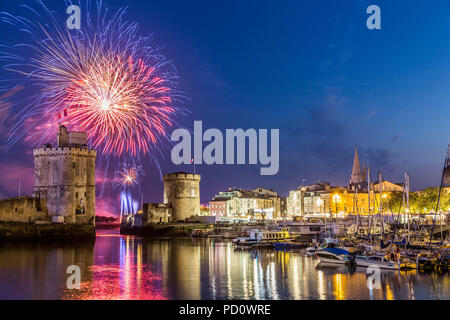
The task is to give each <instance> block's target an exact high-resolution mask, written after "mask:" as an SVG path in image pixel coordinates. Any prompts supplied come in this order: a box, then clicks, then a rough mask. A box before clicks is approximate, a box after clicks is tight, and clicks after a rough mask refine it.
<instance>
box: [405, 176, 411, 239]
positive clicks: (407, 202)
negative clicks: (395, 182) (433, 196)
mask: <svg viewBox="0 0 450 320" xmlns="http://www.w3.org/2000/svg"><path fill="white" fill-rule="evenodd" d="M405 178H406V212H407V213H408V242H409V241H410V240H411V230H410V228H411V226H410V220H411V212H410V208H409V173H405Z"/></svg>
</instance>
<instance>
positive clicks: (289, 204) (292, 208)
mask: <svg viewBox="0 0 450 320" xmlns="http://www.w3.org/2000/svg"><path fill="white" fill-rule="evenodd" d="M303 195H304V191H302V189H301V188H298V189H296V190H293V191H290V192H289V196H288V197H287V199H286V210H287V217H294V216H301V215H302V212H303V211H302V209H303Z"/></svg>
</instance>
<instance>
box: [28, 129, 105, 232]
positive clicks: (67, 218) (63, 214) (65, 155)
mask: <svg viewBox="0 0 450 320" xmlns="http://www.w3.org/2000/svg"><path fill="white" fill-rule="evenodd" d="M33 155H34V177H35V180H34V196H35V197H36V198H45V199H46V202H47V209H48V214H49V215H50V216H52V221H53V222H57V223H67V224H92V225H94V224H95V158H96V152H95V150H89V148H88V146H87V135H86V133H85V132H68V131H67V128H66V127H64V126H60V128H59V134H58V138H57V145H56V147H52V146H51V145H49V144H47V145H46V146H44V147H42V148H39V149H34V150H33Z"/></svg>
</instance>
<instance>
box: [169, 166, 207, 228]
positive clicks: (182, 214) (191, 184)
mask: <svg viewBox="0 0 450 320" xmlns="http://www.w3.org/2000/svg"><path fill="white" fill-rule="evenodd" d="M163 178H164V204H166V205H169V206H170V207H172V221H173V222H176V221H179V220H184V219H186V218H189V217H190V216H198V215H199V214H200V175H199V174H192V173H186V172H177V173H171V174H165V175H164V177H163Z"/></svg>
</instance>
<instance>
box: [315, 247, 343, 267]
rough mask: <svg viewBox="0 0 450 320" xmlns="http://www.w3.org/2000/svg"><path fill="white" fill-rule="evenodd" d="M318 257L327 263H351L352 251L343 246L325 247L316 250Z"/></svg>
mask: <svg viewBox="0 0 450 320" xmlns="http://www.w3.org/2000/svg"><path fill="white" fill-rule="evenodd" d="M315 255H316V257H317V258H318V259H319V261H320V262H321V263H325V264H347V263H351V259H350V258H349V256H350V252H348V251H347V250H344V249H341V248H325V249H323V250H320V251H317V252H316V254H315Z"/></svg>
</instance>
